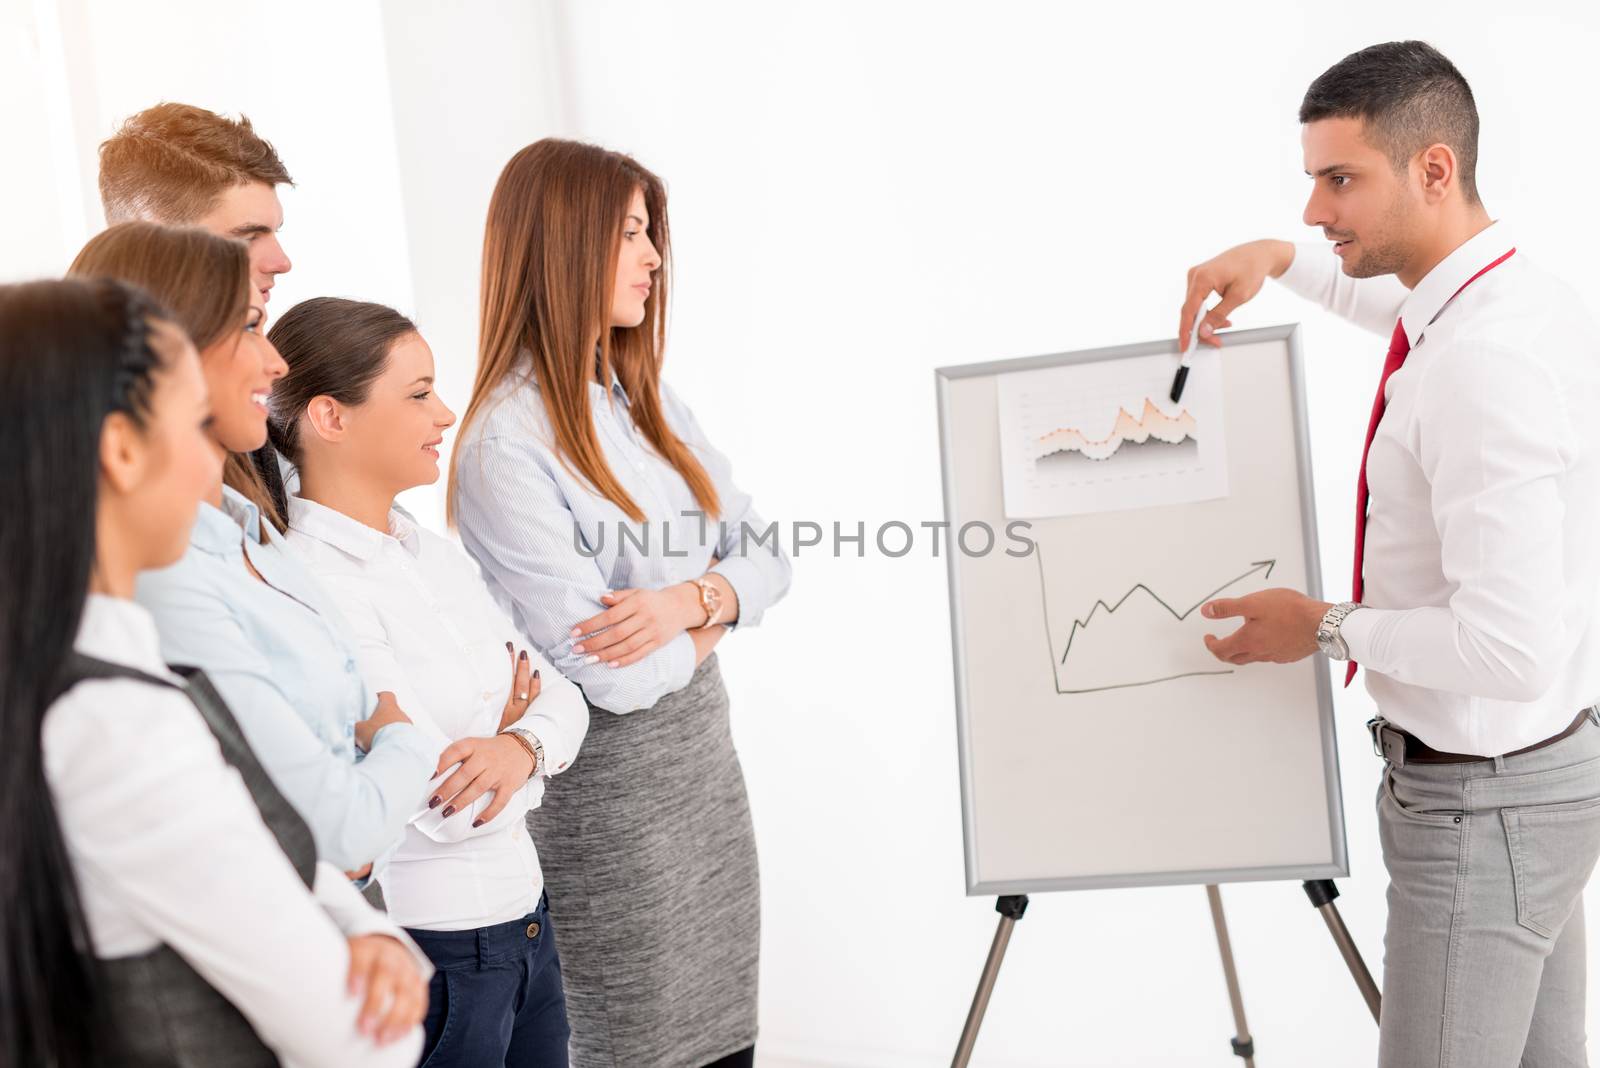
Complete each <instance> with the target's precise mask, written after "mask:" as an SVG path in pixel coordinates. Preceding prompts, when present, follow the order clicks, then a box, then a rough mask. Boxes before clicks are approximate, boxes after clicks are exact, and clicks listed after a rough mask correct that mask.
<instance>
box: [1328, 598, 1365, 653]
mask: <svg viewBox="0 0 1600 1068" xmlns="http://www.w3.org/2000/svg"><path fill="white" fill-rule="evenodd" d="M1360 607H1361V605H1360V603H1359V602H1356V601H1345V602H1344V603H1343V604H1336V605H1334V606H1333V607H1332V608H1330V609H1328V610H1327V612H1325V613H1323V616H1322V622H1321V623H1318V624H1317V648H1318V649H1321V650H1322V652H1323V654H1324V655H1325V656H1327V658H1328V659H1329V660H1349V659H1350V646H1349V645H1347V644H1346V643H1345V640H1344V636H1343V635H1341V634H1340V633H1339V625H1340V624H1342V623H1343V622H1344V620H1345V617H1346V616H1348V615H1349V614H1350V613H1351V612H1354V611H1355V610H1356V609H1357V608H1360Z"/></svg>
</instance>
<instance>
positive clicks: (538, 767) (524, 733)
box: [500, 727, 544, 779]
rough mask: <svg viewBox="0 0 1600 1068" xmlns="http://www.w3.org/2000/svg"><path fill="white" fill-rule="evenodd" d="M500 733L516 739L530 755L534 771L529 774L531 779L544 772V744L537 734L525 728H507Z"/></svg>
mask: <svg viewBox="0 0 1600 1068" xmlns="http://www.w3.org/2000/svg"><path fill="white" fill-rule="evenodd" d="M500 733H501V734H509V735H511V737H513V738H515V739H516V740H517V744H518V745H520V746H522V748H524V749H526V750H527V751H528V755H529V756H530V757H532V758H533V770H532V771H530V772H528V778H530V779H531V778H533V777H534V776H535V775H537V774H539V772H541V771H543V770H544V743H543V742H541V741H540V740H539V736H538V735H537V734H534V733H533V732H532V731H530V730H528V729H527V728H525V727H507V728H506V729H505V730H503V731H501V732H500Z"/></svg>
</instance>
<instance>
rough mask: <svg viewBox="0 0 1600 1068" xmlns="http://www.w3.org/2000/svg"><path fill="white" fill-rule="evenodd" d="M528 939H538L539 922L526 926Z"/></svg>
mask: <svg viewBox="0 0 1600 1068" xmlns="http://www.w3.org/2000/svg"><path fill="white" fill-rule="evenodd" d="M528 937H529V938H538V937H539V922H538V921H537V920H535V921H534V922H533V923H530V924H528Z"/></svg>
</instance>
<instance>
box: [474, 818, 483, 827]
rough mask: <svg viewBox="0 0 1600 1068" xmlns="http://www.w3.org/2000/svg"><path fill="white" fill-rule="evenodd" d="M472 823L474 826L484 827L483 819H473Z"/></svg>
mask: <svg viewBox="0 0 1600 1068" xmlns="http://www.w3.org/2000/svg"><path fill="white" fill-rule="evenodd" d="M472 825H473V826H474V827H482V826H483V821H482V820H473V821H472Z"/></svg>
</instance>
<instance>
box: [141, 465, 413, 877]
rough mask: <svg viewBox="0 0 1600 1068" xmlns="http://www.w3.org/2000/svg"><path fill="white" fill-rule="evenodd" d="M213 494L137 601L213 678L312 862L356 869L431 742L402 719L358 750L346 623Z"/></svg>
mask: <svg viewBox="0 0 1600 1068" xmlns="http://www.w3.org/2000/svg"><path fill="white" fill-rule="evenodd" d="M222 496H223V500H222V508H220V509H218V508H214V507H212V506H211V505H209V504H201V505H200V515H199V517H198V518H197V520H196V521H195V525H194V531H193V533H192V534H191V535H190V537H189V549H188V551H187V552H185V553H184V555H183V558H182V559H181V560H179V561H178V562H177V563H176V564H174V565H172V566H171V567H168V568H164V569H162V570H159V571H146V572H144V573H143V574H142V575H140V576H139V583H138V588H137V591H136V593H135V599H136V600H137V601H138V602H139V603H140V604H141V605H143V606H144V607H145V608H146V609H148V610H149V612H150V614H151V615H153V616H154V617H155V620H156V627H157V629H158V630H159V631H160V632H161V655H162V658H163V659H165V660H166V661H167V663H169V664H181V665H185V666H189V667H198V668H201V669H202V670H204V671H205V673H206V674H207V675H208V676H209V677H210V678H211V681H212V682H213V683H214V684H215V685H216V687H217V692H218V693H220V694H221V695H222V698H223V700H225V701H226V702H227V703H228V707H229V709H231V710H232V712H233V715H234V718H235V719H237V720H238V721H239V727H240V729H241V730H243V732H244V735H245V738H246V739H247V740H248V741H249V743H250V748H252V749H253V750H255V753H256V756H257V758H259V759H260V761H261V766H262V767H263V768H264V769H265V770H266V772H267V774H268V776H270V777H271V779H272V782H273V784H274V785H275V786H277V788H278V789H279V791H280V792H282V794H283V796H284V797H285V798H286V799H287V800H288V801H289V803H290V804H291V805H293V806H294V808H295V810H296V811H297V812H299V813H300V816H301V818H302V819H304V820H305V821H306V823H307V825H309V826H310V828H311V833H312V836H313V837H314V838H315V840H316V843H317V856H318V858H319V859H322V860H326V861H328V862H329V863H331V864H334V865H336V866H337V867H338V868H340V869H341V870H344V871H351V870H354V869H357V868H360V867H362V866H364V865H365V864H367V862H369V861H373V860H377V859H378V858H379V857H380V856H381V855H383V854H384V853H385V852H386V851H388V850H389V849H390V848H391V847H393V846H395V845H396V844H398V842H399V841H400V838H401V835H402V834H403V833H404V831H405V827H406V822H407V820H408V819H409V818H410V817H411V816H412V815H413V814H414V813H415V812H416V810H417V807H418V803H419V799H420V798H421V797H422V794H423V793H424V792H425V791H426V790H427V784H428V779H429V777H430V776H431V775H432V774H433V769H434V766H435V764H436V762H437V759H438V750H437V748H436V747H434V746H432V745H431V743H429V741H428V740H427V739H426V738H425V737H424V735H423V734H422V732H421V731H419V730H418V729H417V728H416V727H414V726H412V725H411V724H408V723H392V724H390V725H389V726H387V727H384V728H383V729H382V730H380V731H379V732H378V733H377V735H376V737H375V738H374V739H373V743H372V751H371V752H370V753H367V754H366V755H365V756H363V755H362V754H361V753H360V752H359V751H358V750H357V748H356V744H355V724H356V721H357V720H359V719H363V718H365V717H366V716H368V715H370V714H371V712H372V709H373V707H374V706H375V705H376V703H377V702H376V695H375V694H374V693H373V692H372V691H371V690H369V689H368V688H367V685H366V683H365V682H364V681H363V680H362V676H361V672H360V670H359V669H358V666H357V663H356V656H357V648H356V645H355V642H354V640H353V639H352V638H351V637H350V635H349V633H348V631H347V628H346V626H345V623H344V620H343V619H342V618H341V617H340V615H339V613H338V609H337V608H336V607H335V606H334V605H333V604H332V603H331V602H330V601H329V600H328V599H327V597H326V595H325V594H324V593H323V591H322V589H321V588H320V587H319V586H318V584H317V581H316V580H315V579H314V578H313V577H312V576H311V574H310V573H309V572H308V571H307V570H306V569H305V567H304V566H303V565H302V564H301V563H300V561H299V560H298V558H296V557H295V556H294V555H292V554H291V553H290V551H289V550H288V548H287V547H286V546H285V544H284V542H283V541H282V539H281V538H279V537H277V536H274V537H272V538H271V539H270V540H268V541H266V542H263V541H261V538H260V530H261V523H260V514H259V512H258V511H257V509H256V507H255V505H254V504H252V503H251V502H250V501H249V500H248V499H246V498H245V497H244V496H243V495H241V494H239V493H236V492H235V491H234V490H232V489H231V488H229V487H226V486H224V487H223V490H222ZM273 533H274V535H276V532H275V531H274V532H273ZM247 554H248V556H249V559H250V563H251V564H252V565H253V566H254V567H255V569H256V571H257V573H259V574H260V575H261V577H262V578H263V579H265V580H266V581H265V582H258V581H257V580H256V579H255V578H254V577H253V576H252V575H251V574H250V572H249V571H247V570H246V569H245V566H244V558H245V556H246V555H247ZM186 803H196V804H204V803H205V799H204V798H190V799H187V801H186Z"/></svg>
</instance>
